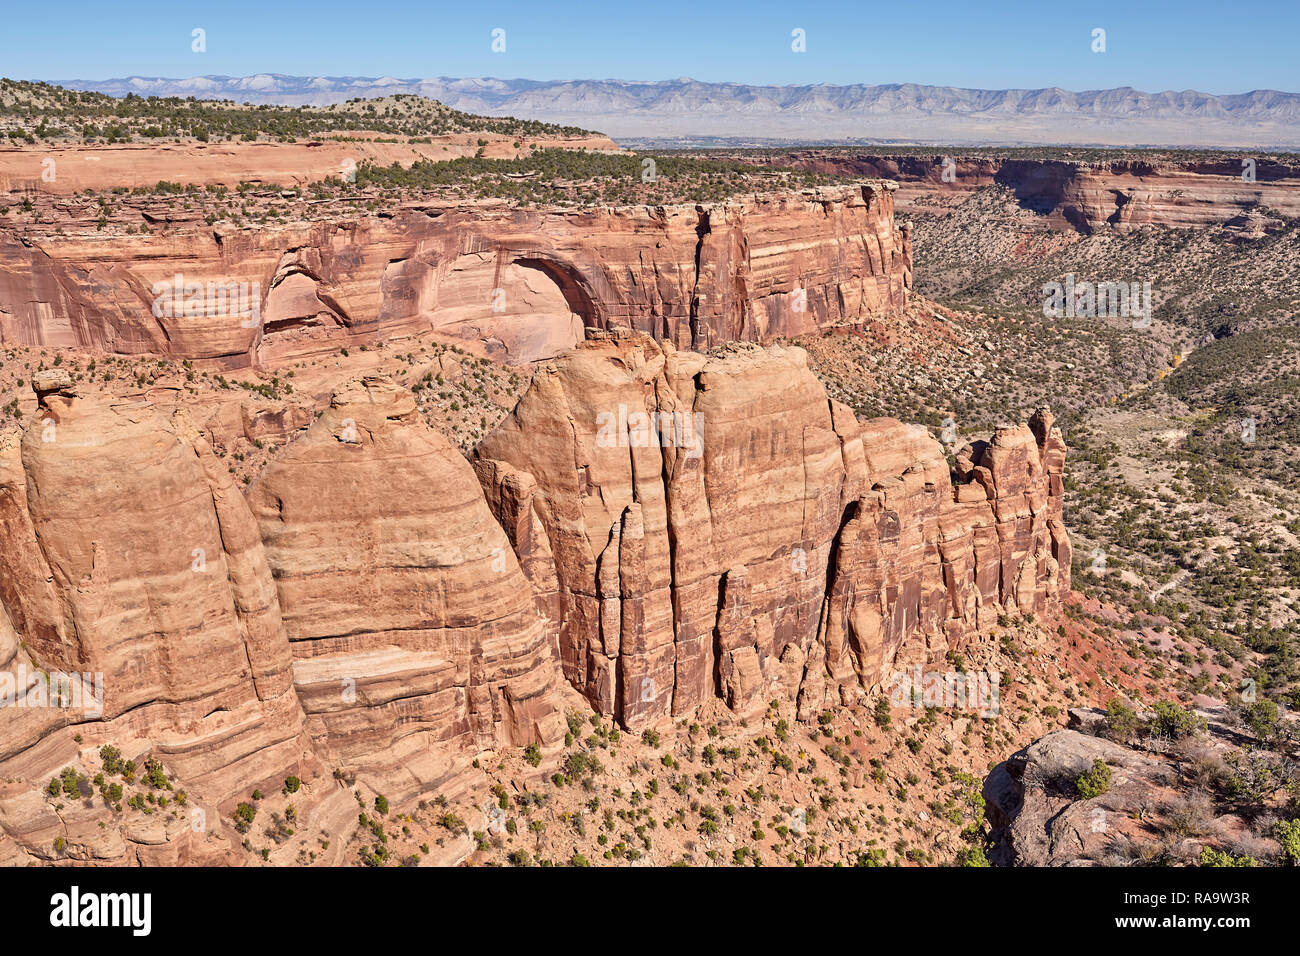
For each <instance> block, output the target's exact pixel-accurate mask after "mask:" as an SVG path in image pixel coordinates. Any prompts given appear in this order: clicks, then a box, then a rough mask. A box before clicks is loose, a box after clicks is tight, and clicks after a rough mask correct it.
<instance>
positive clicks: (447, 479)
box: [249, 378, 564, 797]
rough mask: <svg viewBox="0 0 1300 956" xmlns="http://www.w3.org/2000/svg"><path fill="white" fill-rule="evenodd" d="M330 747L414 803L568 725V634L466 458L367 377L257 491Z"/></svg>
mask: <svg viewBox="0 0 1300 956" xmlns="http://www.w3.org/2000/svg"><path fill="white" fill-rule="evenodd" d="M249 500H250V504H251V507H252V510H253V513H254V515H255V516H256V518H257V521H258V522H259V524H260V526H261V534H262V539H263V540H264V542H265V547H266V555H267V560H268V561H269V564H270V567H271V570H272V572H273V574H274V576H275V583H276V587H277V589H278V592H279V605H280V607H281V608H282V612H283V618H284V626H285V630H286V632H287V638H288V640H287V643H286V644H285V645H284V649H285V651H286V653H288V652H289V650H290V648H291V649H292V656H293V679H294V684H295V685H296V687H297V692H298V696H299V697H300V698H301V700H302V704H303V707H304V709H305V710H306V712H307V714H308V717H309V729H310V730H311V733H312V735H313V737H314V738H315V739H316V741H317V743H318V744H319V745H320V746H321V747H322V748H323V750H324V751H325V752H327V753H329V754H330V755H331V758H332V759H334V760H335V761H336V762H337V763H338V764H339V765H342V766H346V767H350V768H354V769H356V770H358V771H361V772H363V773H368V774H370V775H372V776H374V777H376V778H377V779H381V780H383V781H384V782H385V786H386V787H387V788H388V789H387V790H386V792H387V793H388V794H389V795H390V796H393V797H403V796H407V795H410V794H414V793H417V792H422V791H424V790H428V789H432V788H433V787H440V786H442V785H443V784H445V783H447V782H448V781H449V780H451V779H452V778H453V777H454V776H455V774H456V773H457V772H459V771H462V770H464V769H465V765H467V764H468V763H469V762H470V761H471V760H473V759H474V757H475V756H476V755H477V753H478V751H480V750H483V749H487V750H494V749H496V748H498V747H500V746H503V745H510V746H524V745H526V744H529V743H541V744H551V743H553V742H555V741H556V740H557V739H558V738H560V737H562V736H563V734H564V720H563V716H562V714H561V712H560V709H559V707H558V689H559V668H558V666H557V665H556V660H555V656H554V654H553V652H552V643H553V639H552V637H551V636H550V635H549V634H548V633H547V631H546V629H545V627H544V622H543V619H542V618H541V617H540V616H539V615H538V613H537V610H536V608H535V606H534V602H533V598H532V594H531V591H530V589H529V587H528V583H527V580H526V579H525V578H524V575H523V572H522V571H521V570H520V566H519V562H518V561H517V560H516V558H515V555H514V552H513V551H512V550H511V546H510V542H509V541H508V540H507V538H506V535H505V532H503V530H502V529H501V527H500V526H499V525H498V524H497V523H496V522H495V521H494V520H493V518H492V515H491V513H490V512H489V511H488V508H487V504H486V503H485V501H484V497H483V493H482V491H481V490H480V488H479V485H478V482H477V481H476V480H475V477H474V472H473V470H472V468H471V467H470V465H469V464H468V462H466V461H465V459H464V458H463V457H462V456H461V455H460V453H459V452H458V451H457V450H456V448H455V447H454V446H453V445H451V443H450V442H448V441H447V439H445V438H444V437H443V436H442V435H440V434H439V433H437V432H436V431H434V430H432V429H430V428H429V427H428V426H427V425H425V424H424V422H423V420H422V419H421V418H420V416H419V414H418V412H417V410H416V407H415V402H414V399H413V397H412V395H411V393H410V392H408V391H406V390H404V389H401V388H398V387H397V386H395V385H393V384H391V383H389V382H386V381H383V380H380V379H373V378H371V379H364V380H362V381H358V382H356V383H355V384H354V385H352V386H351V387H349V388H348V389H345V390H344V391H342V392H340V393H339V394H336V395H335V397H334V399H333V402H332V404H331V407H330V408H329V410H328V411H327V412H326V413H325V414H324V415H323V416H322V417H321V418H320V419H319V420H318V421H316V422H315V423H314V424H313V425H312V426H311V427H310V428H309V429H308V430H307V432H306V434H305V435H304V436H303V437H302V438H301V439H299V440H298V441H296V442H295V443H293V444H291V445H290V446H289V447H288V448H286V449H285V450H284V452H283V453H282V454H281V455H279V456H278V457H277V458H276V459H274V460H273V461H272V463H271V464H270V465H269V466H268V468H267V470H266V472H265V473H264V474H263V476H262V477H261V478H260V479H259V480H258V481H257V482H256V483H255V484H254V486H253V487H252V488H251V489H250V492H249Z"/></svg>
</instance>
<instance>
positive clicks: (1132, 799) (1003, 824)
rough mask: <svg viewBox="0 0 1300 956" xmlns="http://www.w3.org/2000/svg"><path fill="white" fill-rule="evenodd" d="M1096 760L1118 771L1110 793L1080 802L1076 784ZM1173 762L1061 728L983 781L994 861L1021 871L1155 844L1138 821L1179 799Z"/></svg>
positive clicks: (1089, 861) (1081, 861) (1093, 860)
mask: <svg viewBox="0 0 1300 956" xmlns="http://www.w3.org/2000/svg"><path fill="white" fill-rule="evenodd" d="M1094 760H1101V761H1103V762H1104V763H1105V764H1106V765H1107V766H1108V767H1110V769H1111V773H1112V777H1111V785H1110V789H1109V791H1108V792H1106V793H1103V794H1101V795H1100V796H1097V797H1093V798H1091V799H1087V800H1084V799H1079V798H1078V795H1077V794H1076V793H1075V790H1074V782H1075V781H1076V780H1077V779H1078V778H1079V777H1080V776H1082V775H1083V774H1085V773H1087V772H1088V771H1089V770H1090V769H1091V768H1092V765H1093V761H1094ZM1176 783H1177V775H1176V774H1175V773H1174V771H1173V770H1172V768H1170V767H1169V766H1168V765H1166V764H1164V763H1162V762H1161V761H1159V760H1156V759H1155V758H1153V757H1150V756H1148V755H1146V754H1143V753H1140V752H1138V751H1136V750H1130V749H1129V748H1128V747H1124V746H1122V745H1120V744H1117V743H1114V742H1112V741H1109V740H1103V739H1102V738H1100V737H1089V736H1087V735H1086V734H1081V733H1078V732H1077V731H1074V730H1058V731H1056V732H1054V733H1050V734H1048V735H1047V736H1046V737H1043V738H1041V739H1040V740H1036V741H1034V743H1032V744H1030V745H1029V746H1028V747H1026V748H1025V749H1023V750H1020V751H1018V752H1017V753H1015V754H1013V755H1012V756H1011V757H1010V758H1009V759H1008V760H1007V761H1005V762H1004V763H1000V764H998V765H997V766H996V767H995V768H994V769H993V771H992V772H991V773H990V774H989V776H988V779H987V780H985V782H984V799H985V801H986V803H987V808H988V809H987V813H988V818H989V822H990V824H992V826H993V836H994V840H995V847H994V851H993V853H992V854H991V855H990V859H991V861H992V862H994V863H996V864H1001V865H1016V866H1087V865H1091V864H1094V863H1098V862H1101V861H1102V859H1103V858H1104V857H1106V855H1107V854H1108V853H1110V852H1112V850H1113V848H1115V847H1116V846H1118V845H1120V844H1122V843H1123V842H1124V841H1125V840H1126V839H1128V840H1134V839H1137V840H1149V839H1151V833H1150V830H1151V828H1150V825H1149V823H1148V824H1143V823H1142V822H1141V821H1140V820H1137V819H1134V816H1135V815H1136V814H1135V812H1134V811H1136V810H1138V809H1139V808H1143V807H1147V808H1154V807H1155V806H1156V805H1157V804H1158V803H1159V802H1160V801H1161V800H1165V799H1169V798H1171V797H1173V796H1174V795H1175V789H1174V787H1175V784H1176Z"/></svg>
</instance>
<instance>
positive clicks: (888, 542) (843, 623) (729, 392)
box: [477, 335, 1070, 727]
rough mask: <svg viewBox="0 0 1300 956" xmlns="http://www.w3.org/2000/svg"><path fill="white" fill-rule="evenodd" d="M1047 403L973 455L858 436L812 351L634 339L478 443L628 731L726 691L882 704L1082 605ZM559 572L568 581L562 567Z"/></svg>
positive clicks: (579, 676)
mask: <svg viewBox="0 0 1300 956" xmlns="http://www.w3.org/2000/svg"><path fill="white" fill-rule="evenodd" d="M1064 456H1065V446H1064V443H1063V442H1062V441H1061V437H1060V433H1059V431H1058V430H1055V429H1054V428H1053V425H1052V418H1051V415H1050V413H1049V412H1047V411H1046V410H1044V411H1041V412H1039V413H1038V415H1036V416H1035V419H1034V421H1033V422H1032V423H1031V426H1020V427H1017V428H1012V427H1006V428H1001V429H999V430H998V432H997V434H995V435H994V437H993V438H992V440H991V441H989V442H979V443H977V444H976V445H975V446H972V447H970V448H967V449H965V450H963V452H962V453H961V454H960V455H959V459H958V475H959V478H960V479H961V481H962V483H960V484H958V485H957V486H956V487H954V486H953V484H952V482H951V480H950V477H949V469H948V465H947V462H946V461H945V457H944V452H943V449H942V447H941V446H940V445H939V444H938V443H937V442H936V441H934V440H933V439H932V438H930V437H929V435H928V434H927V433H926V432H925V430H924V429H923V428H920V427H909V426H905V425H903V424H901V423H899V422H896V421H893V420H890V419H878V420H874V421H871V422H866V423H859V422H858V421H857V420H856V419H855V418H854V416H853V413H852V412H851V410H849V409H848V408H847V407H844V406H842V405H838V404H837V403H834V402H831V401H829V400H828V399H827V397H826V393H825V390H824V389H823V388H822V386H821V385H820V383H819V382H818V381H817V380H816V378H815V377H814V376H813V375H812V373H811V371H810V370H809V369H808V367H807V359H806V356H805V354H804V353H803V351H802V350H801V349H795V348H781V347H775V348H771V349H766V350H764V349H757V348H737V349H734V350H730V351H724V352H722V353H721V354H717V355H713V356H705V355H702V354H699V353H693V352H692V353H685V352H678V351H677V350H676V349H674V348H672V346H671V345H666V346H664V347H663V348H662V349H661V348H660V347H659V346H658V345H657V344H656V343H654V342H653V341H652V340H650V339H649V338H648V337H644V336H634V335H614V336H609V337H605V338H603V339H600V340H598V341H590V342H587V343H585V344H584V345H583V346H581V347H579V348H577V349H575V350H573V351H571V352H569V353H566V354H565V355H563V356H560V357H558V358H557V359H556V360H554V361H553V362H551V363H549V364H547V365H544V366H542V367H541V368H540V369H539V371H538V372H537V374H536V376H535V378H534V381H533V384H532V386H531V388H530V389H529V390H528V392H527V393H525V395H524V396H523V398H522V399H521V400H520V402H519V405H518V406H517V407H516V409H515V410H514V412H513V413H512V414H511V415H510V416H509V417H508V418H507V419H506V420H505V422H504V423H503V424H502V425H501V427H500V428H498V430H497V431H496V432H494V433H493V434H492V435H490V436H488V437H487V438H486V439H485V440H484V441H483V442H482V443H480V445H479V446H478V448H477V458H478V473H479V476H480V479H481V480H482V481H483V482H484V485H485V489H486V493H487V498H488V500H489V502H491V503H493V505H494V507H495V509H496V511H497V514H498V516H499V518H500V519H501V521H502V524H503V525H504V526H505V527H506V528H507V530H508V531H510V532H511V533H512V534H513V536H514V537H513V543H514V544H515V546H516V548H517V549H518V550H519V552H520V557H521V560H522V562H523V565H524V567H525V569H526V570H527V571H528V572H529V574H530V578H531V580H532V582H533V585H534V588H535V589H536V591H537V593H538V603H539V607H541V608H542V609H543V610H544V611H545V612H546V613H548V614H550V616H551V620H552V622H553V624H554V625H555V626H556V627H557V628H558V629H559V644H560V654H561V659H562V661H563V664H564V669H565V674H566V676H567V677H568V679H569V682H570V683H571V684H573V685H574V686H575V687H577V688H578V689H579V690H580V691H581V692H582V693H583V694H584V695H585V696H586V697H587V699H588V700H589V701H590V702H591V703H592V705H593V706H594V707H596V708H597V709H599V710H600V711H601V712H602V713H607V714H611V715H613V716H615V717H616V718H617V719H619V720H621V721H622V722H623V723H624V724H625V725H627V726H629V727H634V726H638V725H640V724H643V723H648V722H651V721H653V720H655V719H657V718H659V717H661V716H663V715H665V714H674V715H676V714H682V713H688V712H690V711H691V710H692V709H693V708H695V707H697V706H698V705H700V704H701V703H703V702H704V701H705V700H707V699H709V698H712V697H718V698H721V699H722V700H724V701H725V702H726V703H727V705H728V706H730V707H732V708H733V709H735V710H739V711H745V710H748V709H750V708H752V707H754V706H759V705H761V704H762V702H763V701H765V700H768V699H770V697H771V696H772V695H773V694H774V693H782V692H783V693H785V694H787V695H789V696H794V695H796V694H797V695H799V697H800V700H801V703H803V704H804V705H805V709H812V708H818V707H821V706H824V705H826V704H829V703H832V702H835V701H840V700H844V701H847V700H849V699H852V698H854V697H856V696H858V695H861V694H863V693H866V692H868V691H870V690H872V689H874V688H878V687H879V686H880V685H881V683H882V682H883V681H884V680H885V678H886V677H887V676H888V674H889V672H890V670H891V669H892V668H893V667H894V666H896V665H897V664H899V663H901V662H910V661H912V660H913V659H915V660H918V661H921V660H928V659H931V658H934V657H936V656H940V655H942V654H943V653H944V652H946V651H947V650H949V649H950V648H957V647H960V646H961V644H962V642H963V640H964V639H965V638H966V637H968V636H969V635H970V634H972V633H974V632H975V631H976V630H978V629H980V628H983V627H987V626H988V625H989V624H991V623H992V622H993V621H995V620H996V618H997V615H998V614H1001V613H1010V612H1018V613H1022V614H1030V613H1034V614H1040V613H1045V612H1049V611H1052V610H1055V609H1056V608H1057V607H1058V605H1059V602H1060V600H1061V599H1062V598H1063V596H1064V595H1065V593H1066V592H1067V591H1068V589H1069V567H1070V553H1069V542H1068V538H1067V537H1066V534H1065V531H1064V527H1063V525H1062V523H1061V517H1060V516H1061V494H1062V491H1063V489H1062V484H1061V474H1062V469H1063V467H1064ZM552 569H553V571H552Z"/></svg>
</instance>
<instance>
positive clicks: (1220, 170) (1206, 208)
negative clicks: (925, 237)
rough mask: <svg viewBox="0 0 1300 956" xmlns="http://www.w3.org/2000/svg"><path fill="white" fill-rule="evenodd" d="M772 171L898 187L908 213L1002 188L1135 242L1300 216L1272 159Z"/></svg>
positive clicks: (1294, 183) (837, 164)
mask: <svg viewBox="0 0 1300 956" xmlns="http://www.w3.org/2000/svg"><path fill="white" fill-rule="evenodd" d="M1244 158H1246V159H1249V157H1244ZM765 161H766V162H771V163H774V164H776V165H783V166H786V165H788V166H793V167H795V168H798V169H809V170H814V171H816V172H823V173H834V174H837V175H845V176H879V177H881V178H884V179H888V180H894V181H896V182H898V183H899V186H900V191H899V193H898V199H899V202H900V203H904V202H907V201H910V200H912V199H913V198H916V197H920V196H924V195H926V194H929V193H933V192H936V191H965V190H972V189H977V188H979V187H982V186H993V185H1002V186H1006V187H1007V188H1009V189H1011V190H1012V191H1013V192H1014V193H1015V194H1016V197H1017V199H1019V200H1020V202H1021V203H1022V204H1023V205H1024V206H1026V207H1027V208H1030V209H1033V210H1035V211H1037V212H1040V213H1045V214H1048V215H1051V216H1053V217H1055V218H1056V219H1058V220H1059V221H1060V222H1061V223H1062V224H1063V225H1068V226H1069V227H1071V228H1074V229H1076V230H1078V231H1080V232H1085V233H1088V232H1095V231H1097V230H1098V229H1106V228H1110V229H1114V230H1116V231H1117V232H1128V231H1131V230H1133V229H1136V228H1139V227H1141V226H1144V225H1154V226H1164V227H1169V228H1174V229H1187V228H1193V227H1197V226H1216V225H1217V226H1225V225H1226V226H1231V225H1234V224H1236V223H1237V222H1238V221H1239V220H1240V219H1241V217H1243V216H1245V215H1246V214H1248V213H1251V212H1252V211H1256V210H1259V209H1272V210H1276V211H1277V212H1280V213H1282V214H1284V215H1288V216H1297V215H1300V168H1297V167H1296V166H1294V165H1290V164H1287V163H1283V162H1279V161H1276V160H1271V159H1259V160H1257V161H1256V160H1250V164H1251V165H1250V166H1249V167H1248V168H1247V167H1246V166H1244V165H1243V159H1242V158H1233V159H1223V160H1204V161H1185V162H1182V161H1173V160H1166V161H1145V160H1131V161H1130V160H1112V161H1108V162H1096V163H1091V162H1083V161H1079V162H1068V161H1063V160H1048V159H1042V160H1037V159H1008V158H976V157H969V156H962V155H960V153H959V152H955V153H953V154H952V155H950V156H942V155H935V156H928V157H926V156H891V155H889V154H880V153H866V152H844V151H837V150H815V149H810V150H797V151H794V152H791V153H788V154H784V155H777V156H773V157H771V158H770V159H766V160H765ZM949 164H950V165H949ZM945 173H946V174H947V178H946V179H945ZM1243 173H1245V174H1246V175H1245V176H1244V177H1243Z"/></svg>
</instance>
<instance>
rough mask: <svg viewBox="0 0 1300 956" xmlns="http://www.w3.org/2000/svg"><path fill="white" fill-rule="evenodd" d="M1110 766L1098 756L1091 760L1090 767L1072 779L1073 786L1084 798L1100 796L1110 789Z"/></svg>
mask: <svg viewBox="0 0 1300 956" xmlns="http://www.w3.org/2000/svg"><path fill="white" fill-rule="evenodd" d="M1110 777H1111V772H1110V767H1108V766H1106V761H1104V760H1102V759H1100V758H1098V759H1096V760H1094V761H1093V762H1092V769H1091V770H1089V771H1088V772H1087V773H1085V774H1083V775H1082V776H1080V777H1078V778H1077V779H1076V780H1075V781H1074V788H1075V790H1077V791H1078V792H1079V796H1080V797H1081V798H1082V799H1084V800H1091V799H1092V798H1093V797H1100V796H1101V795H1102V794H1103V793H1108V792H1109V791H1110Z"/></svg>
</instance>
